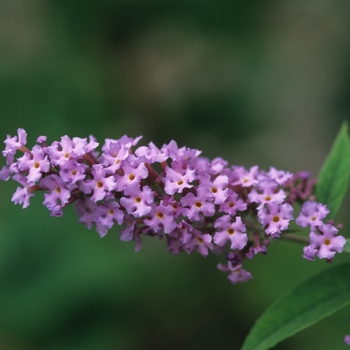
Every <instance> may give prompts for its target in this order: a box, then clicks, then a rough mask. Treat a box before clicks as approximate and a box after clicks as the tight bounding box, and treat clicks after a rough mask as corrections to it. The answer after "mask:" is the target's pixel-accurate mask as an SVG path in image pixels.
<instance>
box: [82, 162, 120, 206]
mask: <svg viewBox="0 0 350 350" xmlns="http://www.w3.org/2000/svg"><path fill="white" fill-rule="evenodd" d="M92 168H93V170H92V172H91V173H92V175H93V179H91V180H86V181H81V182H80V184H79V187H80V189H81V190H82V191H83V192H84V193H85V194H89V193H91V192H93V195H92V197H91V200H92V201H93V202H97V201H99V200H102V199H103V198H104V197H105V196H106V195H107V193H109V192H111V191H113V190H114V189H115V187H116V183H115V180H114V177H113V176H106V169H105V168H104V167H103V165H102V164H94V165H93V166H92Z"/></svg>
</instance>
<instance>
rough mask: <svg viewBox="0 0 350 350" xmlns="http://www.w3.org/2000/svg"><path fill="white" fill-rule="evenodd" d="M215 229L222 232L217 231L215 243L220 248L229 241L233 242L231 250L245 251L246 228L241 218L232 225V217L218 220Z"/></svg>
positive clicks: (246, 240)
mask: <svg viewBox="0 0 350 350" xmlns="http://www.w3.org/2000/svg"><path fill="white" fill-rule="evenodd" d="M214 227H215V228H220V229H221V230H218V231H216V233H215V235H214V243H215V244H217V245H219V246H221V247H222V246H224V245H225V244H226V243H227V242H228V241H230V242H231V246H230V248H231V249H239V250H241V249H243V248H244V247H245V246H246V244H247V242H248V236H247V235H246V233H245V231H246V227H245V225H244V224H243V222H242V219H241V217H239V216H237V217H236V220H235V222H233V223H231V217H230V216H229V215H224V216H222V217H220V218H219V219H217V220H216V222H215V225H214Z"/></svg>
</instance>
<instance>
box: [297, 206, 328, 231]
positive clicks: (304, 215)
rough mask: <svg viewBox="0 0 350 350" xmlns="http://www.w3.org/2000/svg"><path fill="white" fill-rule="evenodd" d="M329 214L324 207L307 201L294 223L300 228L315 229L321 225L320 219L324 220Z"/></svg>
mask: <svg viewBox="0 0 350 350" xmlns="http://www.w3.org/2000/svg"><path fill="white" fill-rule="evenodd" d="M328 213H329V210H328V208H327V206H326V205H324V204H321V203H317V202H312V201H307V202H305V203H304V204H303V206H302V208H301V212H300V214H299V216H298V217H297V218H296V220H295V222H296V224H297V225H299V226H301V227H306V226H310V228H311V230H314V229H315V227H317V226H321V225H323V222H322V219H324V218H325V217H326V216H327V215H328Z"/></svg>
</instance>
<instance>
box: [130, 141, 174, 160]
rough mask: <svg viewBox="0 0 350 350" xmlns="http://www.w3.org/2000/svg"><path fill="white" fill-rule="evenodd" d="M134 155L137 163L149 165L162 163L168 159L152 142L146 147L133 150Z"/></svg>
mask: <svg viewBox="0 0 350 350" xmlns="http://www.w3.org/2000/svg"><path fill="white" fill-rule="evenodd" d="M135 155H136V156H137V157H138V159H139V161H141V162H146V163H149V164H153V163H162V162H164V161H166V160H167V159H168V157H169V156H168V155H167V154H166V152H164V150H163V151H161V150H160V149H159V148H158V147H157V146H156V145H155V144H154V143H153V142H150V143H149V145H148V147H147V146H141V147H138V148H137V149H136V150H135Z"/></svg>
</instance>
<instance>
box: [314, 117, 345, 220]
mask: <svg viewBox="0 0 350 350" xmlns="http://www.w3.org/2000/svg"><path fill="white" fill-rule="evenodd" d="M349 182H350V140H349V136H348V125H347V123H346V122H344V123H343V125H342V127H341V128H340V131H339V133H338V135H337V137H336V139H335V141H334V144H333V146H332V149H331V151H330V153H329V155H328V157H327V158H326V160H325V162H324V164H323V166H322V168H321V170H320V173H319V176H318V184H317V188H316V199H317V201H318V202H321V203H323V204H327V206H328V209H329V210H330V214H329V216H328V218H329V219H334V218H335V216H336V214H337V213H338V210H339V208H340V206H341V204H342V202H343V199H344V197H345V194H346V192H347V191H348V186H349Z"/></svg>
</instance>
